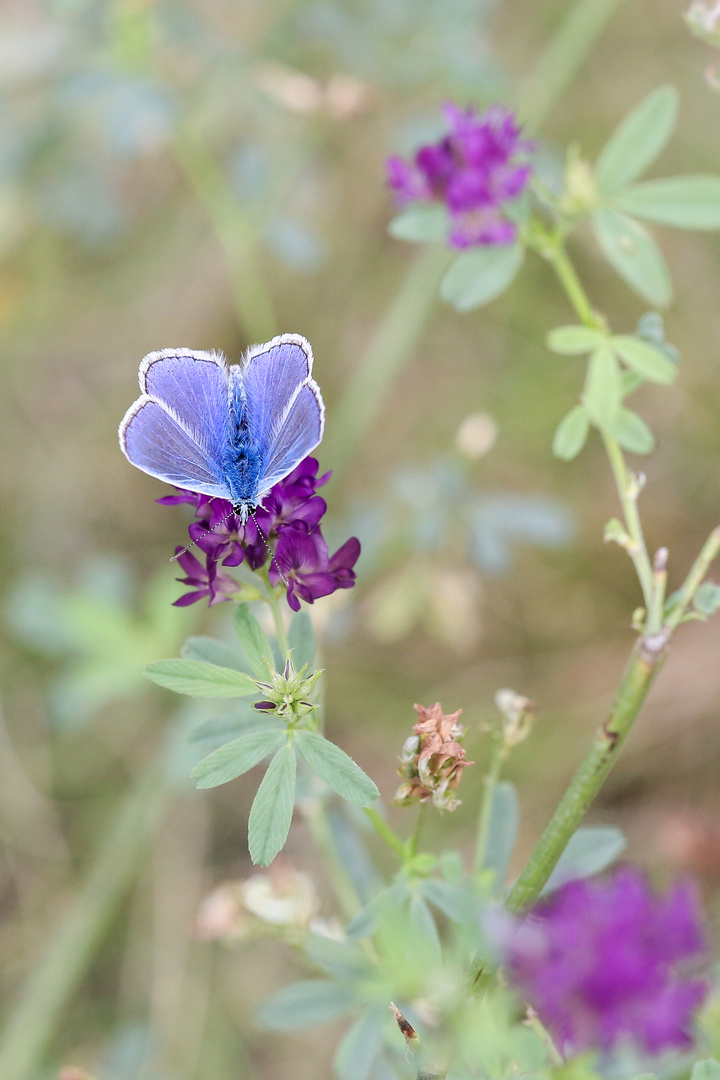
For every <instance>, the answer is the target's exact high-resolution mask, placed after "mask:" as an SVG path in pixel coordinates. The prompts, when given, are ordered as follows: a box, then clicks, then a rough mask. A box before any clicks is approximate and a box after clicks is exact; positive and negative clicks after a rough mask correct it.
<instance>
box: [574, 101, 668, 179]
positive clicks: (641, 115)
mask: <svg viewBox="0 0 720 1080" xmlns="http://www.w3.org/2000/svg"><path fill="white" fill-rule="evenodd" d="M678 100H679V99H678V93H677V90H675V88H674V87H672V86H661V87H660V88H659V89H658V90H655V91H653V93H652V94H649V95H648V96H647V97H646V98H644V100H643V101H641V102H640V104H639V105H637V106H636V107H635V108H634V109H633V110H632V112H630V113H628V115H627V116H625V117H624V118H623V119H622V120H621V121H620V123H619V124H618V126H617V127H616V128H615V131H614V132H613V133H612V135H611V136H610V138H609V139H608V141H607V143H606V144H605V146H604V148H603V150H602V152H601V154H600V157H599V158H598V160H597V164H596V166H595V175H596V177H597V183H598V188H599V190H600V192H601V194H603V195H610V194H612V193H613V192H615V191H619V190H620V188H622V187H625V185H626V184H629V183H630V182H631V181H633V180H634V179H635V178H636V177H637V176H640V175H641V173H643V172H645V170H646V169H647V168H648V167H649V166H650V165H652V163H653V161H654V160H655V158H656V157H657V156H658V155H659V154H660V152H661V151H662V149H663V148H664V147H665V145H666V144H667V141H668V139H669V138H670V136H671V135H672V133H673V129H674V127H675V123H676V120H677V111H678Z"/></svg>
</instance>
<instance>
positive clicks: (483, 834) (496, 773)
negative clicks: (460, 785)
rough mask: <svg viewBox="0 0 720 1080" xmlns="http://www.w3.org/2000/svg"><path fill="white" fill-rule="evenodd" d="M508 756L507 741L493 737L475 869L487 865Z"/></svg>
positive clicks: (499, 736)
mask: <svg viewBox="0 0 720 1080" xmlns="http://www.w3.org/2000/svg"><path fill="white" fill-rule="evenodd" d="M505 757H506V747H505V741H504V739H503V738H502V736H501V735H498V736H497V737H496V738H495V739H493V746H492V752H491V757H490V768H489V769H488V772H487V776H486V777H485V787H484V791H483V798H482V803H481V806H480V818H479V820H478V830H477V840H476V842H475V864H474V868H475V871H476V872H477V871H480V870H483V869H484V867H485V856H486V854H487V846H488V839H489V838H490V815H491V814H492V804H493V796H494V794H495V788H496V787H497V784H498V780H499V779H500V773H501V772H502V767H503V762H504V760H505Z"/></svg>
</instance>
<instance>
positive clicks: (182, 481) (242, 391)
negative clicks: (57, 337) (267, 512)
mask: <svg viewBox="0 0 720 1080" xmlns="http://www.w3.org/2000/svg"><path fill="white" fill-rule="evenodd" d="M312 366H313V356H312V350H311V348H310V345H309V343H308V342H307V341H306V340H305V338H303V337H301V336H300V335H298V334H283V335H282V336H280V337H277V338H273V340H272V341H270V342H268V343H267V344H265V345H256V346H254V347H253V348H252V349H250V350H249V352H248V353H247V354H246V356H245V357H244V358H243V361H242V363H241V364H239V365H233V366H230V367H229V366H228V365H227V364H226V362H225V359H224V357H222V355H220V354H217V353H207V352H194V351H192V350H189V349H163V350H162V351H160V352H155V353H150V354H149V355H148V356H146V357H145V358H144V360H143V361H142V363H141V364H140V371H139V374H138V380H139V383H140V389H141V391H142V394H141V396H140V397H139V398H138V399H137V401H135V402H134V404H133V405H131V407H130V408H129V409H128V411H127V413H126V414H125V416H124V417H123V420H122V422H121V424H120V429H119V438H120V447H121V449H122V451H123V453H124V454H125V456H126V457H127V458H128V460H129V461H130V462H131V463H132V464H133V465H135V466H136V467H137V468H139V469H142V470H143V471H144V472H146V473H149V474H150V475H151V476H156V477H157V478H158V479H160V480H165V481H166V482H167V483H170V484H174V485H175V486H176V487H181V488H186V489H187V490H189V491H195V492H199V493H201V494H205V495H210V496H212V497H215V498H222V499H227V500H229V501H230V502H231V503H232V504H233V508H234V509H235V512H236V513H238V514H240V516H241V518H242V519H243V521H246V520H247V517H248V515H249V514H250V513H251V512H252V511H253V510H254V509H255V507H256V506H258V505H260V504H261V502H262V498H263V496H264V495H266V494H267V493H268V492H269V491H270V489H271V488H272V487H273V486H274V485H275V484H277V483H279V481H280V480H282V479H284V478H285V477H286V476H287V475H288V473H290V472H292V470H293V469H294V468H295V467H296V466H297V465H298V464H299V463H300V462H301V461H302V460H303V458H305V457H307V455H308V454H309V453H310V452H311V451H312V450H314V449H315V447H316V446H317V445H318V443H319V442H320V440H321V439H322V434H323V428H324V415H325V409H324V405H323V401H322V397H321V395H320V389H319V387H318V385H317V383H316V382H315V381H314V379H313V378H312Z"/></svg>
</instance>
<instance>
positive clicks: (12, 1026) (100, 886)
mask: <svg viewBox="0 0 720 1080" xmlns="http://www.w3.org/2000/svg"><path fill="white" fill-rule="evenodd" d="M167 793H168V787H167V784H166V783H165V782H164V781H163V779H162V775H161V774H159V770H158V769H157V768H155V767H153V768H151V769H150V770H149V771H148V772H147V773H146V774H145V775H144V776H143V777H141V779H140V780H139V781H138V783H137V786H136V787H135V788H134V789H133V790H132V791H131V792H130V793H129V795H128V796H127V798H126V801H125V805H124V806H122V807H121V809H120V812H119V813H118V815H117V817H116V818H115V820H114V822H113V824H112V826H111V828H110V831H109V833H108V835H107V836H106V837H105V838H104V841H103V844H102V846H101V848H100V850H99V853H98V856H97V858H96V860H95V863H94V865H93V866H92V867H91V869H90V873H89V874H88V876H87V879H86V881H85V884H84V886H83V887H82V890H81V891H80V893H79V895H78V896H77V897H76V898H75V900H74V901H73V903H72V904H71V906H70V908H69V910H68V911H67V912H66V913H65V915H64V916H63V917H62V919H61V921H60V925H59V926H58V927H57V928H56V929H55V931H54V936H53V940H52V941H51V943H50V945H49V947H48V949H47V952H46V953H45V955H44V956H43V957H42V958H41V960H40V962H39V963H38V964H37V966H36V967H35V970H34V971H33V973H32V974H31V975H30V977H29V979H28V981H27V982H26V984H25V987H24V988H23V991H22V993H21V996H20V1000H19V1001H18V1003H17V1004H16V1006H15V1008H14V1009H13V1010H12V1012H11V1013H10V1014H9V1016H8V1017H7V1019H6V1021H5V1025H4V1027H3V1030H2V1032H1V1033H0V1076H1V1077H2V1078H3V1080H31V1077H35V1076H37V1074H38V1071H39V1066H40V1062H41V1060H42V1057H43V1054H44V1052H45V1049H46V1047H47V1045H48V1043H49V1042H50V1040H51V1038H52V1036H53V1034H54V1032H55V1030H56V1028H57V1027H58V1025H59V1024H60V1018H61V1016H62V1014H63V1011H64V1009H65V1008H66V1006H67V1004H68V1001H69V999H70V998H71V996H72V994H73V993H74V991H75V990H76V988H77V986H78V984H79V983H80V980H81V979H82V976H83V974H84V973H85V971H86V970H87V968H88V967H89V965H90V963H91V961H92V958H93V955H94V952H95V949H96V947H97V945H98V942H99V941H100V938H101V936H102V933H103V931H104V930H105V928H106V927H107V925H108V923H109V921H110V919H111V918H112V916H113V914H114V912H115V911H116V909H117V907H118V905H119V903H120V901H121V900H122V897H123V896H124V894H125V893H126V892H127V890H128V889H129V888H130V885H131V883H132V881H133V879H134V877H135V874H136V873H137V868H138V865H139V863H140V861H141V859H142V857H143V855H144V852H145V849H146V847H147V845H148V844H149V842H150V840H151V838H152V836H153V833H154V831H155V827H156V824H157V822H158V818H159V816H160V811H161V809H162V806H163V803H164V802H165V799H166V797H167Z"/></svg>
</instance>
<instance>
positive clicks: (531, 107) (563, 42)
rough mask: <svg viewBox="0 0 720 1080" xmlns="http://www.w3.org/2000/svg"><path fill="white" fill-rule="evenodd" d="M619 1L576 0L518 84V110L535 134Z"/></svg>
mask: <svg viewBox="0 0 720 1080" xmlns="http://www.w3.org/2000/svg"><path fill="white" fill-rule="evenodd" d="M622 2H623V0H576V3H575V4H573V6H572V7H571V8H570V11H569V12H568V14H567V15H566V16H565V19H564V20H563V22H562V23H561V24H560V27H559V29H558V30H557V32H556V33H555V36H554V37H553V38H552V40H551V41H550V43H549V44H548V45H547V47H546V48H545V50H544V51H543V53H542V54H541V56H540V59H539V60H538V62H537V64H536V65H535V70H534V71H533V72H532V74H531V75H529V76H528V78H527V79H525V80H524V82H522V83H521V85H520V91H519V93H518V111H519V113H520V118H521V120H523V121H524V123H525V124H527V126H528V127H529V128H530V129H531V130H533V131H535V130H537V129H538V128H539V127H540V125H541V124H542V123H543V122H544V121H545V119H546V117H547V116H548V114H549V113H550V112H551V110H552V108H553V106H554V105H555V102H556V101H557V100H558V98H560V97H561V96H562V94H564V93H565V91H566V90H567V88H568V87H569V85H570V83H571V82H572V80H573V79H574V78H575V75H576V74H577V73H578V71H579V70H580V68H581V66H582V64H583V63H584V62H585V58H586V57H587V55H588V53H589V52H590V50H591V48H592V47H593V45H594V44H595V42H596V40H597V38H598V37H599V36H600V34H601V33H602V31H603V30H604V29H605V26H606V24H607V23H608V22H609V20H610V19H611V18H612V16H613V15H614V14H615V12H616V10H617V9H618V8H619V6H620V4H621V3H622Z"/></svg>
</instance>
